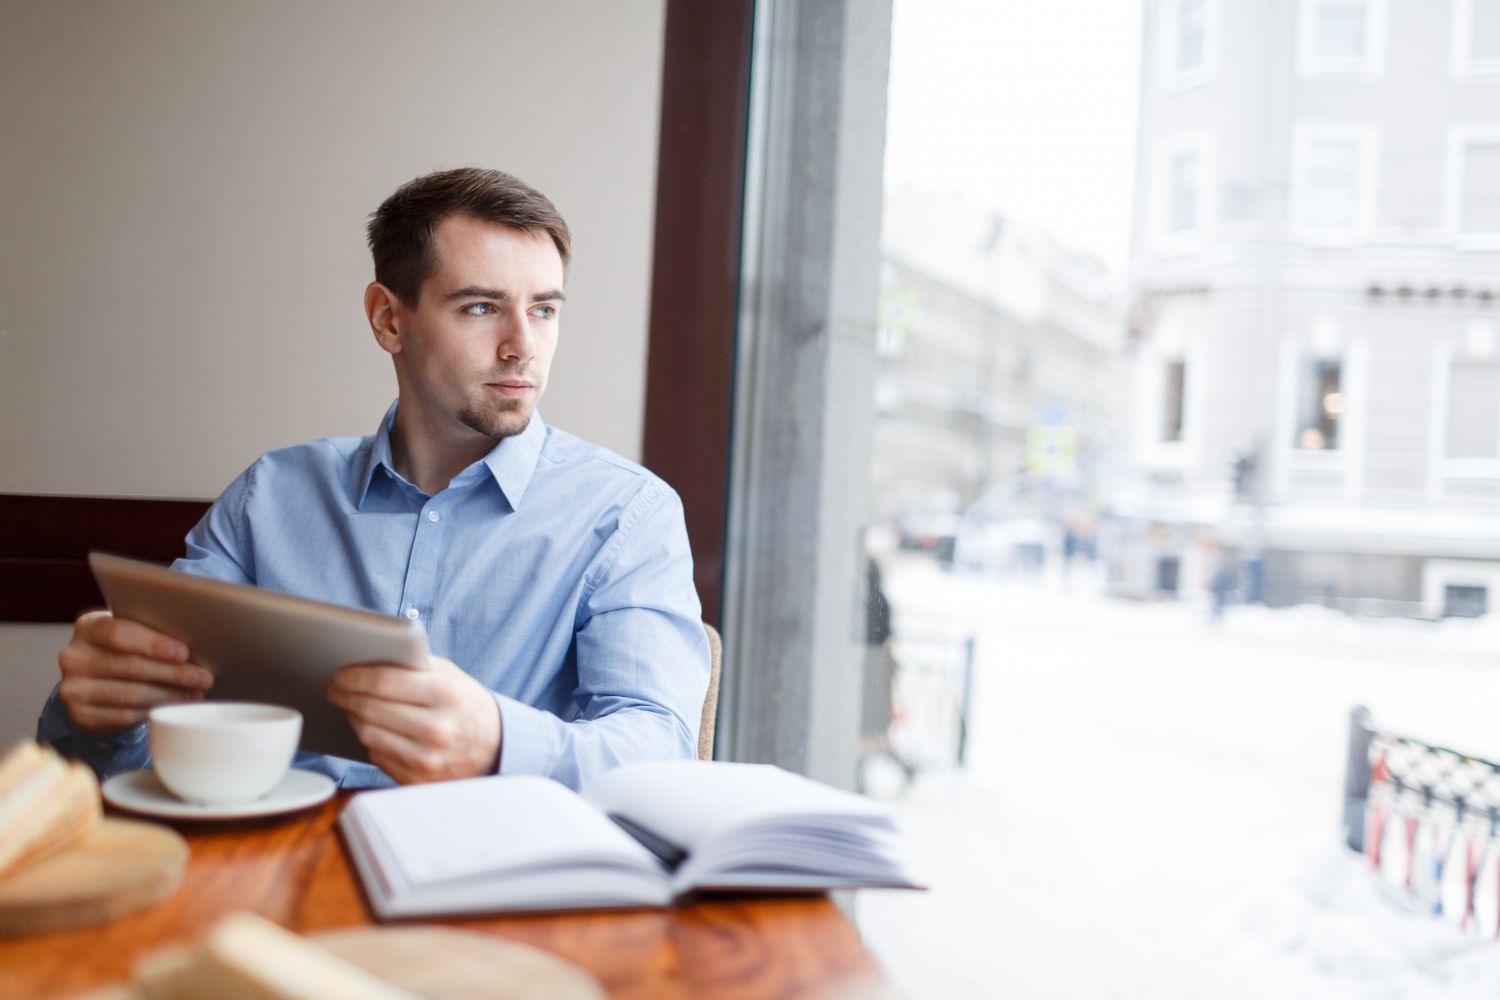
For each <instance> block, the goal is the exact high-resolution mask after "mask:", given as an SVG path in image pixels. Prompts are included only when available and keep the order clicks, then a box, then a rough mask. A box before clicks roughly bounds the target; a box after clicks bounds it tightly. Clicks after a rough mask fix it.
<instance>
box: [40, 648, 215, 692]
mask: <svg viewBox="0 0 1500 1000" xmlns="http://www.w3.org/2000/svg"><path fill="white" fill-rule="evenodd" d="M57 662H58V664H59V666H60V667H61V668H62V673H63V676H64V677H69V676H76V677H101V678H111V679H115V680H127V681H138V682H141V683H146V684H162V685H170V686H174V687H180V688H185V689H187V690H190V691H207V690H208V689H209V688H211V687H213V684H214V675H213V674H211V673H209V672H208V671H207V670H204V669H203V668H202V667H200V666H198V665H196V664H193V663H163V662H161V661H160V660H154V659H151V658H150V657H146V656H139V655H136V654H134V653H116V652H112V651H110V650H108V649H104V648H101V647H99V646H80V645H77V644H70V645H68V646H67V647H65V648H64V649H63V651H62V652H61V653H60V654H58V658H57Z"/></svg>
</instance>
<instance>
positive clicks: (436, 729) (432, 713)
mask: <svg viewBox="0 0 1500 1000" xmlns="http://www.w3.org/2000/svg"><path fill="white" fill-rule="evenodd" d="M330 700H332V701H333V703H334V704H335V705H337V706H339V707H340V708H342V709H343V710H344V711H345V712H346V713H347V714H348V715H349V716H350V717H351V720H354V719H357V720H358V721H359V722H361V723H364V724H366V725H369V726H374V727H377V728H380V729H386V730H389V731H390V732H393V733H397V734H399V735H400V736H402V737H404V738H406V739H408V740H410V741H411V742H413V743H415V744H417V745H419V746H423V747H432V748H436V749H439V750H447V749H451V748H452V747H454V746H455V745H457V743H458V736H459V734H458V731H457V725H456V723H455V721H454V717H453V716H451V715H449V714H446V713H444V712H442V711H440V710H437V709H434V708H431V707H429V706H425V705H412V704H408V703H406V702H400V701H388V700H386V699H384V698H376V697H372V696H370V695H361V694H346V693H342V692H339V693H336V694H333V695H331V696H330Z"/></svg>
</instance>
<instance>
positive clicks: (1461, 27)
mask: <svg viewBox="0 0 1500 1000" xmlns="http://www.w3.org/2000/svg"><path fill="white" fill-rule="evenodd" d="M1473 34H1474V0H1453V25H1452V29H1451V31H1450V33H1449V43H1448V44H1449V57H1448V64H1449V69H1450V71H1451V72H1452V74H1453V76H1454V77H1455V78H1456V79H1459V80H1469V79H1486V78H1493V77H1497V76H1500V55H1496V56H1494V57H1492V58H1483V59H1476V58H1474V55H1473V50H1472V48H1471V47H1470V45H1469V40H1470V39H1471V38H1472V36H1473Z"/></svg>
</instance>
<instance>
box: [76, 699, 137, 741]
mask: <svg viewBox="0 0 1500 1000" xmlns="http://www.w3.org/2000/svg"><path fill="white" fill-rule="evenodd" d="M68 714H69V715H71V716H72V717H73V722H74V723H76V724H77V725H78V726H79V727H80V728H82V729H86V730H88V731H89V732H91V733H93V734H95V735H96V736H113V735H115V734H116V733H118V732H120V731H121V730H124V729H129V728H130V727H131V726H134V725H136V724H137V723H141V722H144V721H146V712H145V711H144V710H142V709H139V708H99V707H96V706H85V707H82V708H73V707H72V706H69V708H68Z"/></svg>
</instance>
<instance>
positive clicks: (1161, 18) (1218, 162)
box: [1112, 0, 1500, 617]
mask: <svg viewBox="0 0 1500 1000" xmlns="http://www.w3.org/2000/svg"><path fill="white" fill-rule="evenodd" d="M1143 45H1144V52H1143V56H1144V58H1143V63H1142V66H1143V72H1142V80H1141V118H1140V140H1139V146H1138V160H1137V179H1136V195H1135V203H1136V218H1135V224H1134V234H1133V257H1132V286H1133V300H1134V303H1135V305H1134V308H1133V323H1132V327H1133V329H1132V337H1131V344H1130V348H1129V350H1130V354H1131V362H1130V363H1131V365H1132V369H1133V375H1132V399H1133V400H1134V404H1133V412H1132V415H1131V417H1132V419H1131V425H1132V428H1133V437H1132V442H1131V453H1132V455H1133V457H1134V464H1135V467H1136V468H1137V470H1138V478H1137V487H1136V488H1135V489H1134V490H1132V491H1131V492H1130V495H1129V496H1128V497H1125V498H1123V499H1122V501H1121V503H1120V504H1119V509H1118V513H1119V514H1120V515H1121V516H1120V519H1119V524H1120V525H1121V528H1120V531H1121V534H1122V541H1121V544H1120V545H1119V546H1118V547H1117V549H1116V553H1115V557H1114V565H1113V567H1112V580H1113V584H1114V587H1115V589H1116V590H1117V591H1119V592H1122V593H1137V594H1150V593H1163V592H1166V593H1171V592H1176V593H1182V592H1184V591H1189V590H1192V589H1193V588H1195V587H1200V586H1206V585H1208V582H1209V581H1210V580H1211V579H1212V576H1213V572H1214V564H1222V563H1225V562H1228V563H1232V564H1233V565H1234V567H1235V573H1234V576H1233V579H1234V581H1235V586H1236V588H1237V589H1239V590H1240V591H1241V592H1242V593H1247V594H1248V596H1250V598H1251V599H1256V600H1259V599H1263V600H1265V601H1266V602H1267V603H1270V604H1273V605H1287V604H1296V603H1306V602H1321V603H1326V604H1329V605H1332V606H1336V607H1342V608H1344V609H1346V610H1350V611H1356V612H1369V613H1380V614H1410V615H1418V616H1425V617H1440V616H1444V615H1474V614H1482V613H1485V612H1486V611H1488V610H1493V609H1495V608H1496V607H1500V0H1148V2H1147V4H1146V17H1145V21H1144V36H1143Z"/></svg>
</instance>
